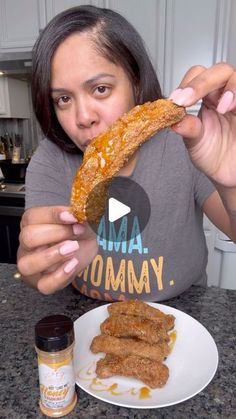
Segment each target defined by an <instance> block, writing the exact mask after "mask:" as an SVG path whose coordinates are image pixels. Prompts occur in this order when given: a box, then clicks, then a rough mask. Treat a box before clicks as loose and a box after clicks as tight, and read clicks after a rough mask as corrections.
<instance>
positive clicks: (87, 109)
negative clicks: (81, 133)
mask: <svg viewBox="0 0 236 419" xmlns="http://www.w3.org/2000/svg"><path fill="white" fill-rule="evenodd" d="M97 120H98V115H97V113H96V111H95V109H94V107H93V106H92V104H91V103H89V102H86V101H83V100H79V101H78V102H77V104H76V124H77V125H78V126H79V127H80V128H90V127H91V126H92V125H93V124H94V123H96V122H97Z"/></svg>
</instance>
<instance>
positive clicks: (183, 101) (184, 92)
mask: <svg viewBox="0 0 236 419" xmlns="http://www.w3.org/2000/svg"><path fill="white" fill-rule="evenodd" d="M193 97H194V90H193V88H192V87H186V88H185V89H176V90H174V91H173V92H172V93H171V95H170V97H169V99H170V100H172V101H173V102H174V103H176V105H179V106H190V105H191V104H192V103H191V101H192V99H193Z"/></svg>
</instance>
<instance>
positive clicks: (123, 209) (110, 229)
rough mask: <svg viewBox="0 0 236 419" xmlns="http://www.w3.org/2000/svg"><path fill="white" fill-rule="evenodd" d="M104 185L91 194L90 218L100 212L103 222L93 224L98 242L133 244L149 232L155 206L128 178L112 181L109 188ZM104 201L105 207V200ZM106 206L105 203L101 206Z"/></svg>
mask: <svg viewBox="0 0 236 419" xmlns="http://www.w3.org/2000/svg"><path fill="white" fill-rule="evenodd" d="M107 186H108V184H107V183H106V182H100V183H99V184H98V185H96V187H95V188H94V189H93V190H92V192H91V193H90V196H89V198H88V201H87V205H86V214H87V218H88V219H91V217H90V214H93V215H94V213H95V212H96V211H97V212H98V213H99V214H103V215H101V217H100V219H99V221H98V222H97V223H95V222H89V224H90V226H91V228H92V229H93V231H94V232H95V233H96V234H97V236H98V239H99V237H102V239H103V240H107V241H108V242H110V243H111V242H119V243H121V242H124V241H127V242H129V241H130V240H134V239H135V238H136V237H137V236H139V235H140V234H141V233H142V231H143V230H144V229H145V227H146V225H147V223H148V221H149V218H150V214H151V205H150V201H149V198H148V195H147V193H146V192H145V190H144V189H143V188H142V187H141V186H140V185H139V184H138V183H136V182H135V181H133V180H131V179H130V178H128V177H125V176H117V177H115V178H113V179H112V181H111V183H110V184H109V187H108V188H107ZM101 197H104V199H105V206H104V201H103V199H102V200H101V199H100V198H101ZM101 202H102V203H101Z"/></svg>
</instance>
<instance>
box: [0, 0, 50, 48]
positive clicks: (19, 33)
mask: <svg viewBox="0 0 236 419" xmlns="http://www.w3.org/2000/svg"><path fill="white" fill-rule="evenodd" d="M0 22H1V25H0V52H6V51H12V52H13V51H28V50H31V49H32V46H33V45H34V43H35V41H36V39H37V37H38V35H39V32H40V30H41V29H42V28H43V27H44V26H45V0H20V1H19V0H0Z"/></svg>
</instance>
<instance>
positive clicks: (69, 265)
mask: <svg viewBox="0 0 236 419" xmlns="http://www.w3.org/2000/svg"><path fill="white" fill-rule="evenodd" d="M78 264H79V261H78V259H76V258H73V259H71V260H70V261H69V262H68V263H66V265H65V266H64V272H65V273H66V274H69V273H71V272H73V270H74V269H75V268H76V266H77V265H78Z"/></svg>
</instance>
